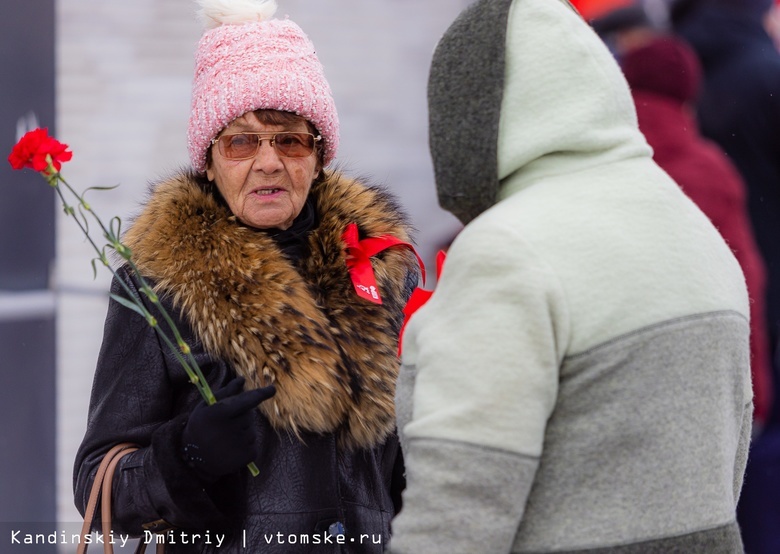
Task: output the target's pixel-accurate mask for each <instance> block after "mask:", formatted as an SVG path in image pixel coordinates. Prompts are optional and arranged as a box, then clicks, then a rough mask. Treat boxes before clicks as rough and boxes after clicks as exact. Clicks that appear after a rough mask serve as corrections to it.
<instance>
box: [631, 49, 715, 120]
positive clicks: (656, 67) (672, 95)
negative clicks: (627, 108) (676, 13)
mask: <svg viewBox="0 0 780 554" xmlns="http://www.w3.org/2000/svg"><path fill="white" fill-rule="evenodd" d="M621 65H622V67H623V74H624V75H625V76H626V80H627V81H628V84H629V85H630V86H631V89H632V90H634V91H644V92H652V93H655V94H658V95H661V96H664V97H665V98H668V99H671V100H674V101H676V102H677V103H680V104H685V103H688V102H692V101H693V100H695V98H696V96H697V94H698V91H699V86H700V84H701V66H700V65H699V60H698V59H697V58H696V54H695V53H694V51H693V49H692V48H691V47H690V46H688V45H687V44H686V43H685V42H683V41H681V40H679V39H677V38H674V37H671V36H664V37H658V38H655V39H653V40H651V41H650V42H648V43H647V44H644V45H642V46H640V47H638V48H635V49H633V50H631V51H629V52H627V53H626V54H625V55H624V56H623V58H622V61H621Z"/></svg>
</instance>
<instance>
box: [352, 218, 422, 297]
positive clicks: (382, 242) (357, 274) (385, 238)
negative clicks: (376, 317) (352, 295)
mask: <svg viewBox="0 0 780 554" xmlns="http://www.w3.org/2000/svg"><path fill="white" fill-rule="evenodd" d="M358 236H359V235H358V227H357V225H356V224H355V223H350V224H349V225H347V229H346V230H345V231H344V234H343V235H342V236H341V239H342V240H343V241H344V243H345V244H346V245H347V248H346V253H347V269H348V270H349V276H350V277H351V279H352V285H353V286H354V287H355V292H357V294H358V296H360V297H361V298H365V299H366V300H368V301H369V302H373V303H374V304H381V303H382V297H381V296H380V295H379V287H378V286H377V283H376V276H375V275H374V268H373V267H372V266H371V257H372V256H376V255H377V254H379V253H380V252H382V251H383V250H387V249H388V248H392V247H393V246H404V247H406V248H411V249H412V252H414V255H415V256H416V257H417V262H418V263H419V264H420V269H421V271H422V275H423V281H425V267H424V266H423V263H422V260H421V259H420V256H419V255H418V254H417V251H416V250H415V249H414V246H412V245H411V244H409V243H408V242H404V241H402V240H401V239H399V238H396V237H394V236H392V235H382V236H379V237H369V238H367V239H363V240H359V238H358Z"/></svg>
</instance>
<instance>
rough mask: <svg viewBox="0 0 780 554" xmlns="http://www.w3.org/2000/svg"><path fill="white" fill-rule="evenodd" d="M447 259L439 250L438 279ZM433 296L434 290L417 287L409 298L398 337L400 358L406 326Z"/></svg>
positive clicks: (437, 256)
mask: <svg viewBox="0 0 780 554" xmlns="http://www.w3.org/2000/svg"><path fill="white" fill-rule="evenodd" d="M446 257H447V255H446V254H445V253H444V251H443V250H439V253H438V254H436V279H438V278H439V277H441V270H442V269H443V268H444V259H445V258H446ZM423 284H425V269H423ZM432 294H433V291H432V290H425V289H423V288H420V287H417V288H416V289H414V292H412V296H410V297H409V301H408V302H407V303H406V306H404V323H403V325H401V332H400V333H399V335H398V355H399V356H400V355H401V347H402V342H401V341H402V339H403V336H404V329H406V324H407V323H409V319H411V317H412V315H413V314H414V312H416V311H417V310H419V309H420V308H422V307H423V305H424V304H425V303H426V302H428V300H430V298H431V295H432Z"/></svg>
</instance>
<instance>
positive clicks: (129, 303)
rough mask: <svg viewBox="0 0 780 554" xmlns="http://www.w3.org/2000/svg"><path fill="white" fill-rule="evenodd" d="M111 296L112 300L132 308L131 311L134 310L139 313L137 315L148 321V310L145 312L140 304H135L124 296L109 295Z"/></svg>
mask: <svg viewBox="0 0 780 554" xmlns="http://www.w3.org/2000/svg"><path fill="white" fill-rule="evenodd" d="M109 296H110V297H111V298H112V299H114V300H116V301H117V302H119V303H120V304H122V305H123V306H124V307H125V308H130V309H131V310H133V311H134V312H135V313H137V314H140V315H141V316H143V318H144V319H146V310H144V309H143V308H141V307H140V306H139V305H138V304H136V303H135V302H133V301H132V300H128V299H127V298H125V297H124V296H119V295H117V294H111V295H109Z"/></svg>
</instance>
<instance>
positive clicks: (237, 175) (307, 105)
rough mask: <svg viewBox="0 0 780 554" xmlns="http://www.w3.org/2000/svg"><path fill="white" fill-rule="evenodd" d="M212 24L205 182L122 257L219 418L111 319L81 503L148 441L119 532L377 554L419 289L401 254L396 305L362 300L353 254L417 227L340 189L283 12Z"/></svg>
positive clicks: (384, 274) (203, 135) (372, 191)
mask: <svg viewBox="0 0 780 554" xmlns="http://www.w3.org/2000/svg"><path fill="white" fill-rule="evenodd" d="M200 4H201V8H202V9H201V12H200V13H201V15H202V17H203V20H204V21H205V22H206V24H207V26H208V30H207V31H206V32H205V33H204V35H203V37H202V38H201V40H200V42H199V44H198V49H197V53H196V70H195V79H194V83H193V98H192V109H191V115H190V125H189V134H188V146H189V152H190V159H191V164H192V167H191V168H190V169H189V170H186V171H183V172H181V173H180V174H177V175H175V176H173V177H171V178H169V179H167V180H165V181H163V182H161V183H159V184H157V185H156V186H154V187H153V188H152V190H151V191H150V195H149V198H148V199H147V200H146V202H145V204H144V206H143V207H142V209H141V212H140V215H138V217H137V218H136V220H135V221H134V222H133V224H132V227H131V228H130V229H129V230H128V232H127V234H126V236H125V241H126V243H127V244H128V246H129V247H130V248H131V249H132V251H133V258H134V261H135V263H136V265H137V266H138V268H139V270H140V272H141V274H142V275H143V276H144V277H145V278H146V279H148V280H149V281H150V282H151V283H152V284H153V286H154V287H155V291H156V292H157V293H158V294H159V296H160V297H161V299H162V302H163V303H164V305H165V306H166V307H167V311H168V312H169V313H171V314H172V316H173V317H174V320H175V321H176V322H177V326H178V327H179V328H180V329H181V330H182V333H183V335H184V338H185V339H186V342H187V344H188V345H190V347H191V348H192V351H193V355H194V357H195V359H197V360H198V361H199V365H200V366H201V368H202V370H203V373H204V375H205V378H206V379H207V381H208V382H209V384H210V385H211V387H212V388H213V389H214V390H215V395H216V397H217V399H218V401H217V402H216V403H215V404H213V405H208V406H207V405H206V404H205V402H204V401H203V400H202V399H201V398H200V395H199V393H198V391H197V389H196V388H195V387H194V386H193V385H192V383H191V382H190V380H189V378H188V376H187V374H186V373H185V371H184V369H183V368H182V366H181V364H180V363H179V361H178V359H177V358H176V357H175V356H174V355H173V354H172V353H171V352H170V351H168V350H166V349H163V347H162V346H161V343H160V340H159V339H158V337H157V335H156V334H155V331H154V330H153V329H152V328H151V327H150V326H149V325H148V324H147V322H146V321H145V320H144V318H143V317H142V316H140V315H138V314H136V313H135V312H134V311H132V310H129V309H127V308H125V307H124V306H122V305H120V303H118V302H117V301H115V300H112V301H111V303H110V306H109V310H108V315H107V318H106V324H105V332H104V340H103V344H102V348H101V352H100V357H99V359H98V365H97V369H96V373H95V377H94V383H93V389H92V396H91V400H90V406H89V419H88V425H87V430H86V434H85V437H84V439H83V442H82V444H81V447H80V449H79V451H78V455H77V459H76V463H75V475H74V481H75V502H76V505H77V507H78V508H79V510H80V511H82V513H83V511H84V508H85V505H86V503H87V494H88V491H89V489H90V486H91V484H92V482H93V479H94V477H95V471H96V469H97V467H98V465H99V463H100V461H101V459H102V458H103V456H104V454H105V452H106V451H107V450H108V449H109V448H111V447H112V446H114V445H115V444H118V443H123V442H131V443H135V444H137V445H139V446H140V449H139V450H137V451H135V452H133V453H131V454H130V455H128V456H126V457H124V458H122V460H121V463H120V465H119V466H118V467H117V470H116V472H117V474H116V479H115V480H114V503H113V508H114V513H113V516H114V517H113V523H114V529H115V530H116V532H117V533H128V534H131V535H136V536H137V535H142V534H143V533H144V531H153V532H165V531H166V530H169V529H173V530H175V532H177V533H184V534H185V537H186V534H189V538H184V539H181V540H180V541H176V540H174V541H173V544H171V545H169V550H168V552H171V553H173V552H194V551H197V552H202V553H206V552H216V551H218V552H231V553H237V552H247V551H252V552H259V551H262V552H301V546H300V544H299V542H295V541H293V540H292V539H289V537H290V536H292V537H293V538H294V539H296V541H301V542H303V541H308V544H320V545H321V546H319V547H317V548H318V550H317V551H318V552H344V551H348V552H354V553H366V554H367V553H374V554H377V553H379V552H382V549H383V543H386V542H387V540H388V538H389V533H390V519H391V518H392V516H393V514H394V513H395V512H396V511H397V509H398V507H399V503H400V492H401V489H402V488H403V486H404V478H403V466H402V456H401V452H400V446H399V443H398V438H397V436H396V434H395V418H394V406H393V396H394V387H395V380H396V375H397V372H398V367H399V359H398V355H397V350H398V332H399V329H400V326H401V323H402V319H403V314H402V309H403V307H404V305H405V304H406V301H407V299H408V297H409V295H410V294H411V289H412V288H413V286H414V284H415V282H416V279H417V274H418V268H417V263H416V260H415V257H414V255H413V254H412V252H411V250H410V249H408V248H404V247H400V248H390V249H387V250H385V251H383V252H381V253H380V254H378V255H375V256H373V257H372V258H371V264H373V265H372V266H371V267H372V268H373V272H374V275H375V278H376V285H377V288H378V292H379V294H380V295H381V303H377V302H371V301H368V300H366V299H364V298H362V297H359V296H358V294H357V292H356V284H355V283H354V282H353V280H352V279H351V275H350V272H349V268H348V266H347V254H346V249H345V247H346V245H345V239H344V233H345V229H346V228H348V226H350V225H351V224H355V225H356V236H355V237H354V238H355V239H356V240H357V239H358V238H360V239H364V238H367V237H380V236H383V235H390V236H392V237H395V238H397V239H399V240H400V241H404V242H405V241H408V240H409V232H410V226H409V224H408V221H407V217H406V215H405V214H404V213H403V212H402V211H401V209H400V207H399V205H398V203H397V201H396V200H395V199H394V198H393V197H392V196H391V195H390V194H389V193H388V192H387V191H385V190H382V189H379V188H376V187H372V186H369V185H368V184H366V183H364V182H361V181H359V180H355V179H350V178H347V177H345V176H343V175H341V174H340V173H339V172H338V171H335V170H332V169H329V168H328V166H329V164H330V162H331V161H332V160H333V159H334V157H335V155H336V151H337V146H338V142H339V124H338V116H337V113H336V108H335V104H334V101H333V97H332V95H331V91H330V87H329V86H328V83H327V81H326V79H325V76H324V72H323V68H322V66H321V64H320V62H319V60H318V58H317V56H316V54H315V51H314V47H313V45H312V44H311V42H310V41H309V39H308V37H307V36H306V35H305V34H304V32H303V31H302V29H301V28H300V27H298V26H297V25H296V24H295V23H294V22H292V21H291V20H289V19H274V18H272V15H273V13H274V11H275V10H276V3H275V2H274V1H272V0H271V1H267V0H247V1H243V2H238V1H233V2H221V1H216V0H201V2H200ZM119 279H121V280H122V281H124V283H125V284H126V285H127V287H129V288H130V290H131V291H132V292H133V294H134V295H136V296H138V297H141V298H145V297H144V296H143V295H142V294H141V293H140V292H139V290H138V289H139V284H138V280H137V277H136V276H135V275H134V274H133V273H132V272H131V271H129V270H128V268H127V267H123V268H121V269H120V270H119V276H118V279H116V280H115V281H114V283H113V286H112V292H113V293H115V294H117V295H127V294H128V293H126V292H124V290H125V289H123V288H121V287H120V284H119V282H118V280H119ZM149 310H150V311H151V312H152V313H153V314H155V315H156V317H157V319H158V321H160V322H162V321H163V318H162V316H160V314H159V311H158V310H156V309H155V308H154V307H153V306H151V305H150V307H149ZM250 462H255V463H256V465H257V466H258V467H259V470H260V473H259V475H258V476H257V477H252V476H250V475H249V473H248V471H247V469H246V465H247V464H248V463H250ZM206 533H210V535H209V536H210V537H211V540H210V541H209V540H207V539H206V538H205V534H206ZM217 533H224V534H225V535H224V537H223V541H220V543H219V544H218V543H217V540H216V537H215V535H216V534H217ZM277 534H278V535H277ZM176 536H179V535H176ZM269 536H270V537H271V539H270V541H269V539H268V537H269ZM279 536H281V537H282V538H281V540H280V539H278V537H279ZM324 537H329V539H328V541H329V542H323V540H325V539H324ZM339 537H340V538H339ZM360 537H368V538H367V539H365V540H363V539H361V540H358V538H360ZM317 539H319V541H320V542H319V543H315V542H313V541H316V540H317ZM163 540H165V537H163ZM334 540H343V541H345V542H344V543H342V544H346V545H348V546H346V547H345V548H346V549H347V550H344V549H342V546H341V545H340V544H338V543H335V542H334ZM188 541H189V542H188ZM247 548H248V550H247Z"/></svg>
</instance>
